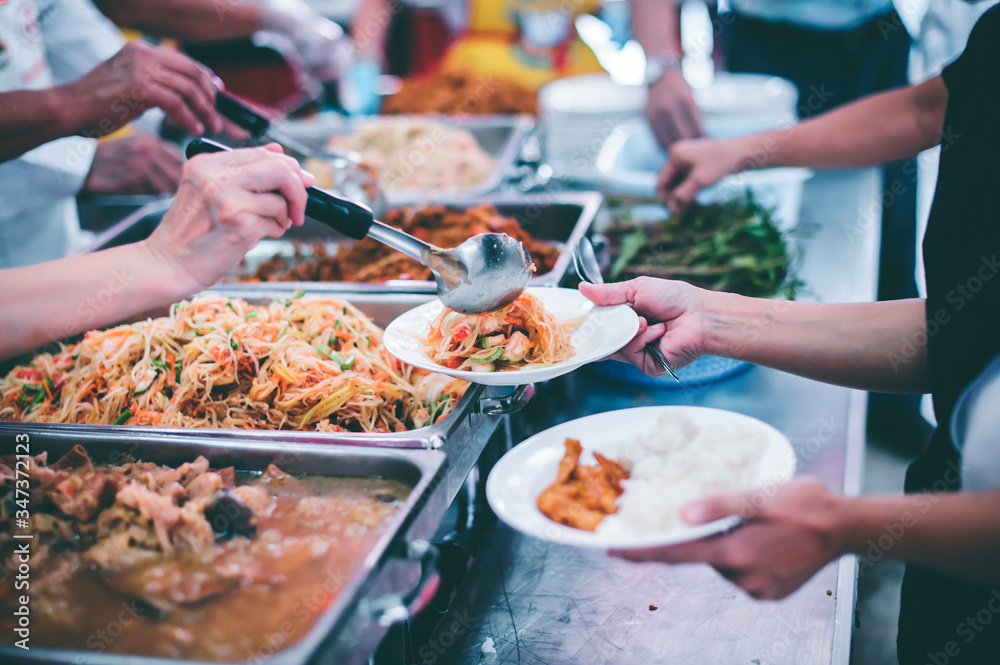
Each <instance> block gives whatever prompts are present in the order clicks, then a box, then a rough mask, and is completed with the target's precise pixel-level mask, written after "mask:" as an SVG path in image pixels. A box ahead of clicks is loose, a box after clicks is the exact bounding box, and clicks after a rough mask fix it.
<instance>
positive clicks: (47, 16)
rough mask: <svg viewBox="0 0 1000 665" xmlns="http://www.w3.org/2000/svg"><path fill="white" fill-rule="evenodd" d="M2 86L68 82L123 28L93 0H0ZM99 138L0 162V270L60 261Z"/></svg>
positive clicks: (75, 233) (99, 57)
mask: <svg viewBox="0 0 1000 665" xmlns="http://www.w3.org/2000/svg"><path fill="white" fill-rule="evenodd" d="M0 44H2V46H3V48H2V50H0V91H9V90H38V89H42V88H48V87H52V86H53V85H59V84H62V83H67V82H69V81H72V80H74V79H76V78H79V77H80V76H82V75H83V74H85V73H87V72H88V71H90V70H91V69H93V68H94V67H96V66H97V65H98V64H100V63H101V62H103V61H104V60H107V59H108V58H110V57H111V56H112V55H114V54H115V53H117V52H118V51H119V50H120V49H121V47H122V46H123V45H124V44H125V41H124V38H123V37H122V35H121V32H119V31H118V29H117V28H115V27H114V25H113V24H112V23H111V22H110V21H109V20H108V19H107V18H105V17H104V16H103V15H102V14H101V13H100V12H98V11H97V9H96V7H94V5H93V4H92V3H91V2H90V0H39V1H38V2H36V0H0ZM96 150H97V142H96V141H95V140H93V139H87V138H82V137H67V138H64V139H59V140H57V141H52V142H51V143H48V144H46V145H43V146H40V147H38V148H36V149H35V150H32V151H30V152H27V153H25V154H24V155H22V156H21V157H18V158H17V159H13V160H10V161H7V162H4V163H2V164H0V268H8V267H14V266H21V265H28V264H32V263H39V262H42V261H48V260H51V259H56V258H59V257H61V256H63V255H65V254H66V252H67V251H68V250H69V249H71V248H72V247H73V245H74V244H75V243H76V242H77V241H78V239H79V237H80V235H81V232H80V225H79V220H78V217H77V210H76V198H75V197H76V194H77V193H78V192H79V191H80V189H81V188H82V186H83V183H84V181H85V180H86V177H87V174H88V173H89V172H90V166H91V163H92V162H93V159H94V152H95V151H96Z"/></svg>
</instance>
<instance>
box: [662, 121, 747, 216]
mask: <svg viewBox="0 0 1000 665" xmlns="http://www.w3.org/2000/svg"><path fill="white" fill-rule="evenodd" d="M742 154H743V153H742V152H741V151H740V150H739V148H738V144H737V143H736V142H735V141H710V140H707V139H697V140H693V141H678V142H677V143H675V144H673V145H672V146H671V147H670V157H669V159H668V160H667V165H666V166H665V167H663V171H662V172H660V178H659V182H658V183H657V186H656V189H657V192H658V193H659V195H660V196H661V197H663V198H664V199H666V201H667V206H668V207H669V208H670V211H671V212H673V213H674V214H675V215H679V214H681V213H682V212H684V211H685V210H686V209H687V207H688V206H689V205H691V204H692V203H694V202H695V198H696V197H697V196H698V192H700V191H701V190H702V189H704V188H705V187H708V186H709V185H714V184H715V183H717V182H718V181H719V180H721V179H722V178H723V177H724V176H726V175H729V174H730V173H735V172H737V171H738V170H740V168H739V166H740V161H741V160H742Z"/></svg>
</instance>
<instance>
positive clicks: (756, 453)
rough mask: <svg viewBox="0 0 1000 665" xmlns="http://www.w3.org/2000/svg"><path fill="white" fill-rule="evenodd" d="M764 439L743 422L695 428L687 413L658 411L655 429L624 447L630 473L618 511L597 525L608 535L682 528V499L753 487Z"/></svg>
mask: <svg viewBox="0 0 1000 665" xmlns="http://www.w3.org/2000/svg"><path fill="white" fill-rule="evenodd" d="M766 445H767V438H766V435H765V433H764V432H763V431H761V430H760V429H759V428H756V427H752V426H747V425H745V424H732V423H728V424H720V425H706V426H698V425H696V424H695V423H694V422H693V421H692V420H691V419H690V418H688V417H687V416H683V415H681V416H677V415H664V416H662V417H661V418H660V420H659V422H658V423H657V430H656V431H655V432H651V433H649V434H647V435H645V436H640V437H637V438H636V440H635V442H634V443H633V444H631V445H629V446H626V448H625V454H624V455H623V456H621V457H622V458H623V459H622V461H623V462H627V463H631V465H632V469H631V477H630V478H629V480H626V481H623V483H622V486H623V487H624V488H625V492H624V494H622V496H621V497H620V498H619V499H618V512H617V513H616V514H614V515H609V516H607V517H606V518H604V520H603V521H602V522H601V524H600V526H598V527H597V533H599V534H602V535H608V536H616V537H624V536H630V537H631V536H642V535H646V534H649V533H650V532H652V531H655V532H663V531H671V530H673V529H677V528H680V527H683V526H687V525H686V523H685V522H683V520H681V516H680V510H681V508H682V507H683V506H684V505H685V504H686V503H688V502H690V501H692V500H694V499H698V498H700V497H703V496H706V495H709V494H717V493H719V492H734V491H741V490H747V489H750V488H752V487H753V486H754V485H755V481H756V479H757V477H758V475H759V471H760V465H761V458H762V455H763V452H764V449H765V446H766Z"/></svg>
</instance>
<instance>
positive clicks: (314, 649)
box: [0, 432, 468, 665]
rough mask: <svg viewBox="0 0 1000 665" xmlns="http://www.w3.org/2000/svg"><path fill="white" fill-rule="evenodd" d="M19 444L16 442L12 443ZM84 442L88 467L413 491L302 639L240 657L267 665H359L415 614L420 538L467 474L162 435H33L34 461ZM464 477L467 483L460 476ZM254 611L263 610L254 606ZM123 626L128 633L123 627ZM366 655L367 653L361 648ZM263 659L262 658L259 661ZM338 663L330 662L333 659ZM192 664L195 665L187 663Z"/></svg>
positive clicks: (59, 656)
mask: <svg viewBox="0 0 1000 665" xmlns="http://www.w3.org/2000/svg"><path fill="white" fill-rule="evenodd" d="M19 441H23V440H19ZM0 442H3V446H4V449H6V448H7V446H8V444H9V446H10V447H11V448H13V444H14V437H13V435H12V434H8V433H0ZM76 444H81V445H83V446H84V447H85V448H86V449H87V450H88V452H89V453H90V455H91V457H92V459H93V460H94V463H95V464H103V463H112V464H120V463H121V462H122V460H123V459H124V456H125V455H130V456H132V457H134V458H136V459H140V460H143V461H149V462H157V463H160V464H171V465H177V464H181V463H183V462H190V461H191V460H193V459H194V458H195V457H197V456H198V455H204V456H205V457H207V458H208V460H209V462H210V463H211V465H212V466H213V467H214V468H221V467H226V466H235V467H236V468H237V469H238V470H244V471H262V470H264V469H265V468H266V467H267V465H268V464H276V465H278V466H279V467H280V468H281V469H282V470H284V471H286V472H289V473H307V474H313V475H336V476H372V477H382V478H390V479H395V480H400V481H403V482H406V483H407V484H410V485H412V486H413V489H412V491H411V492H410V495H409V496H408V497H407V499H406V502H405V504H404V505H403V506H402V507H401V508H400V510H399V513H398V514H397V515H396V516H395V517H393V519H392V520H391V522H390V523H389V524H388V526H387V528H386V531H385V533H384V534H383V535H382V537H381V538H380V539H379V540H378V542H377V543H376V545H375V546H374V547H373V548H372V550H371V552H370V553H369V554H368V555H367V556H366V557H365V559H364V560H362V561H361V562H359V563H358V566H357V567H356V568H355V569H354V570H350V571H344V574H345V577H346V582H345V583H344V586H343V588H342V590H341V592H340V594H339V595H338V596H337V597H336V598H335V599H334V601H333V602H332V603H331V604H330V605H329V606H328V607H327V608H326V609H324V610H323V611H322V613H321V614H320V615H319V616H318V617H317V619H316V623H315V625H314V626H313V628H312V629H311V630H310V631H309V633H307V634H306V635H305V636H304V637H303V638H302V639H301V640H299V641H298V642H296V643H294V644H292V645H291V646H288V647H287V648H284V649H282V648H280V647H279V648H278V650H277V652H276V653H274V655H273V656H271V655H269V654H271V653H272V652H273V651H274V649H272V648H271V646H270V645H269V643H268V642H266V641H265V636H262V640H261V645H260V649H259V653H258V654H253V653H250V654H247V655H248V658H250V660H251V662H261V663H266V664H267V665H285V664H288V665H291V664H295V665H302V664H304V663H307V662H337V663H349V664H354V663H362V662H366V661H367V658H368V655H369V654H370V653H371V651H372V650H374V645H375V644H377V642H378V640H379V639H380V638H381V636H382V635H383V634H384V633H385V631H386V629H387V628H388V627H389V626H390V625H391V624H392V623H395V622H396V621H398V620H402V619H404V618H406V616H405V615H404V614H403V613H401V612H399V611H398V610H395V611H390V608H395V607H397V603H398V602H403V603H404V606H405V609H406V611H408V612H413V611H416V608H417V606H419V605H420V604H422V603H426V600H427V593H426V592H427V590H428V588H429V586H428V584H429V583H430V584H433V582H432V580H433V579H434V575H435V573H434V571H433V570H432V568H433V567H432V566H428V564H429V563H430V562H431V559H433V556H432V554H433V550H432V549H431V548H430V547H429V546H428V545H427V542H426V541H427V539H429V538H430V537H431V536H432V534H433V528H432V526H431V525H432V524H433V523H434V522H435V521H438V522H439V521H440V520H441V517H442V516H443V515H444V511H445V510H446V508H447V505H448V503H449V502H450V498H451V497H449V496H447V495H446V494H445V493H444V492H443V491H442V488H443V487H444V486H445V482H444V481H445V479H446V478H447V477H448V476H449V473H451V475H455V474H456V473H465V474H466V475H467V474H468V470H464V469H449V465H448V463H447V461H446V456H445V454H443V453H441V452H437V451H430V450H414V451H393V450H373V449H359V448H348V447H343V446H325V447H322V448H319V447H316V446H299V445H296V444H285V445H283V446H281V447H280V448H275V447H274V446H270V445H267V444H261V443H256V442H248V441H238V440H233V441H217V440H212V439H208V438H192V437H162V438H159V439H156V440H141V439H136V440H132V441H118V442H112V441H107V440H105V439H104V437H102V436H101V434H100V433H97V432H86V433H75V434H74V433H66V432H44V433H33V434H31V437H30V442H29V445H30V447H31V454H33V455H36V454H39V453H41V452H42V451H48V453H49V460H50V461H54V460H55V459H58V457H59V456H60V455H62V454H63V453H64V452H66V451H67V450H69V449H70V448H71V447H72V446H73V445H76ZM463 478H464V476H463ZM258 609H260V608H258ZM126 629H127V627H126ZM364 649H368V650H367V651H364ZM257 656H260V659H259V660H258V659H257ZM334 658H335V659H336V660H335V661H333V660H332V659H334ZM0 661H2V662H5V663H7V662H45V663H66V664H70V663H72V664H76V663H81V662H85V663H89V664H91V665H139V664H141V665H158V664H162V665H167V664H171V665H176V663H178V662H179V661H177V660H171V659H165V658H148V657H136V656H126V655H117V654H105V653H98V652H95V651H88V650H82V649H81V650H78V651H71V650H64V649H45V648H38V647H37V646H36V647H33V648H32V649H31V650H30V651H24V650H22V649H18V648H15V647H12V646H8V645H0ZM186 662H189V663H190V662H196V661H186Z"/></svg>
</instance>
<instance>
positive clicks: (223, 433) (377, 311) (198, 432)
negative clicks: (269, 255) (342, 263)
mask: <svg viewBox="0 0 1000 665" xmlns="http://www.w3.org/2000/svg"><path fill="white" fill-rule="evenodd" d="M205 293H206V294H213V295H220V296H223V297H231V298H243V299H245V300H247V301H250V302H254V303H260V302H265V301H271V300H276V299H287V298H290V297H291V296H292V295H294V293H295V287H294V285H292V286H288V285H286V284H280V285H267V286H261V285H258V286H257V288H256V289H254V290H246V289H244V290H241V291H239V292H234V291H232V290H230V289H228V288H227V287H226V285H220V286H219V287H216V288H212V289H208V290H207V291H205ZM335 296H336V297H337V298H343V299H344V300H346V301H349V302H351V303H352V304H353V305H354V306H355V307H357V308H358V309H360V310H361V311H362V312H364V313H365V314H366V315H367V316H368V317H369V318H371V319H372V321H374V322H375V324H376V325H378V326H380V327H382V328H384V327H385V326H386V325H388V324H389V322H390V321H392V320H393V319H394V318H396V317H397V316H399V315H400V314H402V313H403V312H405V311H407V310H409V309H411V308H413V307H416V306H418V305H421V304H423V303H425V302H427V301H428V300H429V298H430V297H431V296H428V295H417V294H388V293H358V292H342V293H337V294H335ZM304 297H306V298H308V297H309V295H308V294H307V295H306V296H304ZM510 393H511V391H510V389H507V388H488V387H486V386H481V385H477V384H473V385H470V386H469V389H468V390H467V391H466V393H465V396H464V397H462V399H461V400H460V401H459V403H458V405H456V407H455V408H454V410H453V411H452V413H451V414H450V415H449V416H448V417H447V418H445V419H444V420H442V421H440V422H437V423H435V424H433V425H430V426H428V427H422V428H420V429H416V430H410V431H408V432H394V433H384V434H366V433H354V432H329V433H322V432H299V431H289V430H244V429H210V428H206V429H201V428H198V429H184V428H177V427H142V426H135V425H71V424H57V423H20V422H0V436H9V435H10V434H12V433H19V432H28V433H31V434H32V435H34V434H35V433H41V434H46V433H49V434H51V433H56V432H72V433H76V432H93V433H96V434H95V435H96V436H102V437H104V438H106V439H108V440H111V441H115V442H116V443H117V442H122V441H129V440H134V439H143V440H147V439H148V440H158V439H162V438H163V437H172V436H195V437H201V436H208V437H211V438H214V439H217V440H220V441H223V440H232V439H236V440H244V441H255V442H260V443H270V445H274V446H278V445H282V446H283V445H286V443H288V442H295V443H322V444H328V443H336V444H342V445H354V446H378V447H388V448H443V449H444V450H445V451H446V452H450V451H452V450H453V449H462V448H463V447H464V446H465V445H466V444H467V443H468V442H469V441H471V440H472V439H474V438H475V437H479V436H483V435H485V436H486V438H489V435H490V434H492V432H493V431H494V429H496V426H497V423H498V420H499V417H500V416H499V414H498V412H497V410H496V408H495V407H496V400H497V399H498V398H502V397H504V396H506V395H508V394H510ZM520 406H523V401H516V400H515V401H513V402H512V403H511V404H510V406H509V410H508V411H507V412H510V410H516V409H517V408H520ZM463 479H464V477H463Z"/></svg>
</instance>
